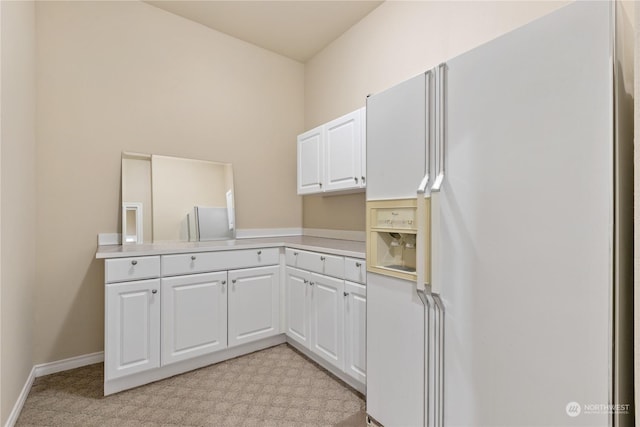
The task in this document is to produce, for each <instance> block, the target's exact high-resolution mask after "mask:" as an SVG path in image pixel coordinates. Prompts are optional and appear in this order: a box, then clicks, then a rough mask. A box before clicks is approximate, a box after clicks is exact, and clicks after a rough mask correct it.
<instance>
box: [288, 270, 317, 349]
mask: <svg viewBox="0 0 640 427" xmlns="http://www.w3.org/2000/svg"><path fill="white" fill-rule="evenodd" d="M285 275H286V278H285V292H286V295H285V307H286V310H287V312H286V333H287V336H289V338H291V339H293V340H295V341H297V342H298V343H300V344H302V345H303V346H305V347H309V346H310V344H309V342H310V340H309V329H310V327H309V320H311V316H310V314H309V309H310V302H309V295H310V289H309V278H310V277H311V273H309V272H307V271H303V270H298V269H296V268H291V267H287V269H286V272H285Z"/></svg>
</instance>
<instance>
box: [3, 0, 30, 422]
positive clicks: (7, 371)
mask: <svg viewBox="0 0 640 427" xmlns="http://www.w3.org/2000/svg"><path fill="white" fill-rule="evenodd" d="M0 10H1V15H2V17H1V24H0V28H1V34H2V35H1V39H2V43H1V48H0V50H1V52H2V54H1V59H0V63H1V69H2V71H1V72H0V75H1V76H2V77H1V81H0V88H1V92H2V96H1V108H0V111H1V118H0V122H1V123H2V126H1V128H2V132H1V149H0V151H1V154H0V158H1V163H0V170H1V173H0V175H1V178H0V194H1V200H2V201H1V203H0V211H1V212H0V217H1V218H2V222H1V224H0V236H1V238H0V264H1V265H2V269H1V270H0V294H1V297H0V300H1V309H0V313H1V316H0V317H1V321H0V324H1V328H2V330H1V331H0V336H1V337H2V342H1V344H2V346H1V348H2V350H1V352H0V353H1V355H0V361H1V364H0V377H1V378H2V381H0V384H1V386H0V389H1V396H2V398H1V400H2V402H1V405H0V423H1V424H2V425H4V424H5V422H6V420H7V418H8V416H9V414H10V412H11V410H12V408H13V406H14V404H15V403H16V401H17V399H18V396H19V394H20V391H21V390H22V387H23V386H24V384H25V382H26V380H27V378H28V376H29V373H30V372H31V368H32V367H33V313H34V291H35V280H36V276H35V265H36V234H35V227H34V224H35V221H36V213H35V210H36V169H35V167H36V161H35V155H36V145H35V114H36V112H35V107H36V104H35V101H36V99H35V96H36V95H35V12H34V4H33V2H7V1H3V2H1V3H0Z"/></svg>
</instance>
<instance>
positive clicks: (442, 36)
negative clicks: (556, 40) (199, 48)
mask: <svg viewBox="0 0 640 427" xmlns="http://www.w3.org/2000/svg"><path fill="white" fill-rule="evenodd" d="M565 3H566V2H539V1H538V2H535V1H533V2H523V1H519V2H499V1H481V2H477V1H476V2H473V1H468V2H462V1H460V2H459V1H453V2H452V1H417V2H416V1H387V2H385V3H383V4H382V5H381V6H380V7H378V8H377V9H375V10H374V11H373V12H371V13H370V14H369V15H367V16H366V17H365V18H364V19H363V20H361V21H360V22H359V23H358V24H356V25H355V26H353V27H352V28H351V29H349V31H347V32H346V33H345V34H343V35H342V36H341V37H340V38H338V39H337V40H336V41H334V42H333V43H332V44H331V45H329V46H328V47H327V48H326V49H324V50H323V51H322V52H320V53H319V54H318V55H316V56H315V57H313V58H312V59H311V60H309V61H308V62H307V64H306V66H305V129H310V128H312V127H315V126H317V125H318V124H321V123H324V122H326V121H329V120H331V119H333V118H336V117H339V116H340V115H342V114H345V113H347V112H349V111H352V110H355V109H357V108H360V107H362V106H364V105H365V99H366V96H367V94H370V93H376V92H380V91H382V90H384V89H387V88H389V87H391V86H393V85H394V84H396V83H400V82H401V81H403V80H406V79H408V78H409V77H412V76H414V75H416V74H419V73H421V72H423V71H425V70H427V69H429V68H431V67H433V66H434V65H437V64H438V63H439V62H442V61H445V60H447V59H450V58H452V57H454V56H456V55H458V54H461V53H463V52H465V51H467V50H469V49H471V48H473V47H475V46H478V45H480V44H482V43H484V42H486V41H489V40H491V39H493V38H495V37H497V36H499V35H501V34H504V33H506V32H508V31H510V30H512V29H515V28H517V27H519V26H522V25H523V24H525V23H527V22H529V21H532V20H534V19H536V18H538V17H540V16H543V15H545V14H547V13H549V12H551V11H552V10H554V9H557V8H558V7H560V6H561V5H562V4H565ZM364 200H365V198H364V195H363V194H355V195H350V196H342V197H340V200H337V199H335V198H333V197H320V196H306V197H304V202H303V212H304V218H303V225H304V227H306V228H329V229H355V230H364V228H365V220H364Z"/></svg>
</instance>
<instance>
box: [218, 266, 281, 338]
mask: <svg viewBox="0 0 640 427" xmlns="http://www.w3.org/2000/svg"><path fill="white" fill-rule="evenodd" d="M228 304H229V311H228V316H229V347H232V346H235V345H239V344H244V343H247V342H251V341H256V340H259V339H262V338H266V337H270V336H273V335H276V334H278V333H280V326H279V325H280V267H279V266H277V265H276V266H272V267H259V268H248V269H244V270H235V271H230V272H229V301H228Z"/></svg>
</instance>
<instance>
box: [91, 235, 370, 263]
mask: <svg viewBox="0 0 640 427" xmlns="http://www.w3.org/2000/svg"><path fill="white" fill-rule="evenodd" d="M280 246H286V247H288V248H294V249H301V250H308V251H315V252H324V253H328V254H332V255H339V256H347V257H353V258H365V242H357V241H353V240H339V239H327V238H322V237H310V236H289V237H265V238H256V239H235V240H217V241H211V242H166V243H145V244H131V245H105V246H98V250H97V251H96V258H97V259H108V258H124V257H131V256H149V255H166V254H184V253H193V252H211V251H224V250H230V249H231V250H233V249H255V248H267V247H280Z"/></svg>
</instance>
